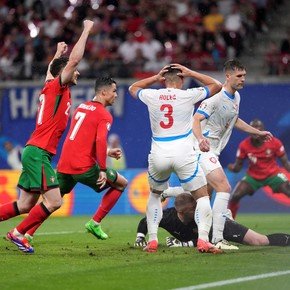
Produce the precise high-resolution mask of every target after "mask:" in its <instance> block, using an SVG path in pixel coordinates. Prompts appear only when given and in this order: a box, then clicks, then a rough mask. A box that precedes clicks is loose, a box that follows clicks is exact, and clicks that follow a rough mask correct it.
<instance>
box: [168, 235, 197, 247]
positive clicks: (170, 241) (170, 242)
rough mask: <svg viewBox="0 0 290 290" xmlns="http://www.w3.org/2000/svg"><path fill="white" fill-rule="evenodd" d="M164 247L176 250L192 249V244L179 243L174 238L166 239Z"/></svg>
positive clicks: (190, 242) (189, 242)
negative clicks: (182, 248) (180, 248)
mask: <svg viewBox="0 0 290 290" xmlns="http://www.w3.org/2000/svg"><path fill="white" fill-rule="evenodd" d="M166 245H167V247H170V248H176V247H194V244H193V242H192V241H188V242H180V241H179V240H177V239H176V238H174V237H166Z"/></svg>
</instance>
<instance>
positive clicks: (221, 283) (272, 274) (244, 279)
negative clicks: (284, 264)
mask: <svg viewBox="0 0 290 290" xmlns="http://www.w3.org/2000/svg"><path fill="white" fill-rule="evenodd" d="M288 274H290V270H287V271H279V272H270V273H265V274H261V275H255V276H247V277H241V278H236V279H230V280H222V281H217V282H212V283H205V284H199V285H195V286H188V287H184V288H176V289H174V290H196V289H208V288H213V287H218V286H224V285H230V284H236V283H241V282H247V281H254V280H260V279H266V278H270V277H277V276H282V275H288Z"/></svg>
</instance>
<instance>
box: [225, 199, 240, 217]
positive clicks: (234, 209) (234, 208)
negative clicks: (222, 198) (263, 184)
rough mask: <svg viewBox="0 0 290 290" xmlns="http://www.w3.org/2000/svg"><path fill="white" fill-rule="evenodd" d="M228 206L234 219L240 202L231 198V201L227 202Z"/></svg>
mask: <svg viewBox="0 0 290 290" xmlns="http://www.w3.org/2000/svg"><path fill="white" fill-rule="evenodd" d="M228 208H229V209H230V210H231V212H232V215H233V218H234V219H235V218H236V215H237V212H238V210H239V208H240V204H239V202H238V201H233V200H231V201H230V202H229V206H228Z"/></svg>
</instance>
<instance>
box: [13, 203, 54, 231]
mask: <svg viewBox="0 0 290 290" xmlns="http://www.w3.org/2000/svg"><path fill="white" fill-rule="evenodd" d="M50 214H51V213H50V212H49V210H48V209H47V208H46V207H45V205H44V204H43V203H42V202H41V203H40V204H37V205H35V206H34V207H33V208H32V209H31V210H30V212H29V214H28V216H27V217H26V218H25V219H24V220H23V221H22V222H21V223H20V224H19V225H18V226H17V227H16V229H17V231H18V232H19V233H20V234H22V235H24V234H25V233H26V232H27V231H28V230H29V229H31V228H33V227H34V226H36V225H38V224H39V223H43V222H44V221H45V220H46V219H47V218H48V217H49V216H50Z"/></svg>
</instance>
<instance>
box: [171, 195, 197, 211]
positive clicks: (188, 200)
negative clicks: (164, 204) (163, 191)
mask: <svg viewBox="0 0 290 290" xmlns="http://www.w3.org/2000/svg"><path fill="white" fill-rule="evenodd" d="M188 204H192V205H193V204H194V198H193V196H192V195H191V194H190V193H181V194H179V195H177V196H176V198H175V201H174V207H175V209H176V210H177V211H180V210H181V209H182V208H183V207H184V206H187V205H188Z"/></svg>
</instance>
